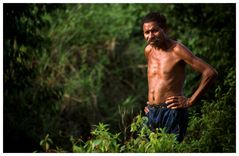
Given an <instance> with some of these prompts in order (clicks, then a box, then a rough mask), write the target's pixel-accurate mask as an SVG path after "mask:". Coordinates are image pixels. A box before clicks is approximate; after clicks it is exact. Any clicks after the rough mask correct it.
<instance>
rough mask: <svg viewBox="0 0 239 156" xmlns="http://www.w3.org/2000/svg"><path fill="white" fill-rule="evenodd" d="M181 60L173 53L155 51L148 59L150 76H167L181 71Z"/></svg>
mask: <svg viewBox="0 0 239 156" xmlns="http://www.w3.org/2000/svg"><path fill="white" fill-rule="evenodd" d="M179 61H180V59H179V58H177V57H176V56H175V55H174V54H173V52H157V51H153V52H151V53H150V55H149V57H148V74H153V75H155V74H157V75H160V76H167V75H168V74H170V75H171V74H172V73H174V72H177V70H179V68H180V65H179Z"/></svg>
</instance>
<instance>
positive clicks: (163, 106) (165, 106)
mask: <svg viewBox="0 0 239 156" xmlns="http://www.w3.org/2000/svg"><path fill="white" fill-rule="evenodd" d="M147 105H148V106H149V107H159V108H167V106H168V104H167V103H165V102H162V103H159V104H147Z"/></svg>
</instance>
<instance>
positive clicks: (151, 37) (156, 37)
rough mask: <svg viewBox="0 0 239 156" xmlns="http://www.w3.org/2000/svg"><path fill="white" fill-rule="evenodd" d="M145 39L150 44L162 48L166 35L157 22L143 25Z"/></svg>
mask: <svg viewBox="0 0 239 156" xmlns="http://www.w3.org/2000/svg"><path fill="white" fill-rule="evenodd" d="M143 32H144V38H145V40H146V41H147V43H148V44H150V45H153V46H161V45H162V44H163V42H164V39H165V33H164V31H163V29H162V28H160V27H159V26H158V25H157V23H156V22H148V23H144V25H143Z"/></svg>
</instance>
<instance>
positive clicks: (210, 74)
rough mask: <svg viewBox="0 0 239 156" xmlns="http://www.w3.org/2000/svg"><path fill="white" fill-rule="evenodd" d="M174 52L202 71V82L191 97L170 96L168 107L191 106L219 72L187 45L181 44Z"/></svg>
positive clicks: (167, 101)
mask: <svg viewBox="0 0 239 156" xmlns="http://www.w3.org/2000/svg"><path fill="white" fill-rule="evenodd" d="M174 52H175V55H177V56H178V57H179V58H180V59H182V60H184V61H185V63H187V64H188V65H190V66H191V67H192V68H193V69H194V70H196V71H198V72H200V73H201V82H200V84H199V86H198V88H197V90H196V91H195V92H194V93H193V94H192V96H191V97H190V98H185V97H181V96H179V97H169V98H168V99H167V100H166V103H170V104H169V106H168V108H171V109H176V108H182V107H190V106H192V105H193V104H194V103H195V102H197V101H198V99H199V98H200V97H201V95H202V94H203V93H204V92H205V91H206V90H207V89H208V88H209V86H210V85H211V84H212V83H213V81H214V80H215V78H216V77H217V75H218V73H217V71H216V70H215V69H214V68H213V67H212V66H211V65H209V64H207V63H206V62H205V61H203V60H202V59H200V58H198V57H196V56H194V55H193V54H192V52H191V51H190V50H188V49H187V48H186V47H185V46H183V45H181V44H179V45H178V46H177V47H176V48H175V51H174ZM175 99H176V100H175ZM173 101H179V104H175V103H174V102H173Z"/></svg>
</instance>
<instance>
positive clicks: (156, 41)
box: [148, 38, 162, 46]
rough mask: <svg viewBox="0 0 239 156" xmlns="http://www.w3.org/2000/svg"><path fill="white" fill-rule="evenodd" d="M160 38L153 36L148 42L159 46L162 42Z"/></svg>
mask: <svg viewBox="0 0 239 156" xmlns="http://www.w3.org/2000/svg"><path fill="white" fill-rule="evenodd" d="M161 41H162V40H161V39H160V38H155V39H153V40H149V41H148V44H150V45H153V46H160V45H161V44H162V42H161Z"/></svg>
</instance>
